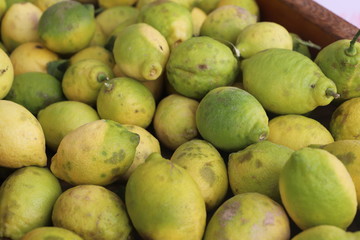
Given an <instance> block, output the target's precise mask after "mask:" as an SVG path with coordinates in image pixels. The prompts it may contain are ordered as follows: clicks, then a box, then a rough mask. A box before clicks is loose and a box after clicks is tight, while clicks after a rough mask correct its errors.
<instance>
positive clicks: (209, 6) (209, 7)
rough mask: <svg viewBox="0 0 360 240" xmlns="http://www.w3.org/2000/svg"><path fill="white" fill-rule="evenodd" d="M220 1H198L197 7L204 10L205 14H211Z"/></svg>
mask: <svg viewBox="0 0 360 240" xmlns="http://www.w3.org/2000/svg"><path fill="white" fill-rule="evenodd" d="M219 2H220V0H198V1H197V3H196V7H198V8H200V9H202V10H203V11H204V12H205V13H207V14H209V13H210V12H211V11H213V10H214V9H215V8H216V7H217V4H218V3H219Z"/></svg>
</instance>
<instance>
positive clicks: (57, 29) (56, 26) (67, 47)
mask: <svg viewBox="0 0 360 240" xmlns="http://www.w3.org/2000/svg"><path fill="white" fill-rule="evenodd" d="M95 28H96V23H95V16H94V6H93V5H91V4H88V5H85V4H81V3H79V2H77V1H61V2H58V3H55V4H54V5H52V6H50V7H49V8H47V9H46V10H45V11H44V13H43V14H42V15H41V18H40V21H39V26H38V33H39V36H40V40H41V41H42V42H43V43H44V45H45V46H46V47H47V48H48V49H50V50H52V51H54V52H56V53H60V54H71V53H75V52H77V51H79V50H81V49H83V48H85V47H87V45H88V44H89V42H90V41H91V39H92V37H93V35H94V33H95Z"/></svg>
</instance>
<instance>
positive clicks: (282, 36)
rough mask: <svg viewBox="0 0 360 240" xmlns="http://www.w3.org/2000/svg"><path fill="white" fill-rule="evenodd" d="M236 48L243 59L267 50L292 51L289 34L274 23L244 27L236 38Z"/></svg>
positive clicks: (258, 23)
mask: <svg viewBox="0 0 360 240" xmlns="http://www.w3.org/2000/svg"><path fill="white" fill-rule="evenodd" d="M236 47H237V49H239V51H240V55H241V56H242V57H243V58H249V57H251V56H253V55H254V54H256V53H258V52H260V51H263V50H266V49H269V48H281V49H289V50H292V49H293V42H292V37H291V35H290V33H289V32H288V31H287V30H286V28H284V27H283V26H282V25H280V24H278V23H275V22H264V21H262V22H257V23H254V24H250V25H247V26H246V27H244V28H243V29H242V30H241V31H240V32H239V34H238V35H237V38H236Z"/></svg>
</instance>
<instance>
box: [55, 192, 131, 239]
mask: <svg viewBox="0 0 360 240" xmlns="http://www.w3.org/2000/svg"><path fill="white" fill-rule="evenodd" d="M52 222H53V224H54V226H55V227H61V228H65V229H67V230H70V231H72V232H74V233H76V234H78V235H79V236H81V237H82V238H83V239H84V240H86V239H89V240H90V239H106V240H126V239H130V237H131V236H130V232H131V230H132V227H131V223H130V221H129V217H128V215H127V213H126V210H125V204H124V202H123V201H122V199H121V198H119V197H118V196H117V195H116V194H115V193H113V192H111V191H110V190H108V189H106V188H104V187H101V186H96V185H80V186H76V187H72V188H69V189H67V190H66V191H64V192H63V193H62V194H61V195H60V196H59V198H58V199H57V200H56V202H55V204H54V209H53V213H52ZM68 239H69V238H66V240H68ZM69 240H70V239H69Z"/></svg>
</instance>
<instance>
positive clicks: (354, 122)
mask: <svg viewBox="0 0 360 240" xmlns="http://www.w3.org/2000/svg"><path fill="white" fill-rule="evenodd" d="M359 114H360V97H356V98H352V99H348V100H346V101H344V102H342V103H341V104H340V105H339V106H337V108H336V109H335V111H334V112H333V113H332V115H331V119H330V123H329V129H330V132H331V134H332V135H333V137H334V139H335V140H344V139H360V125H359V117H360V115H359Z"/></svg>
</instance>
